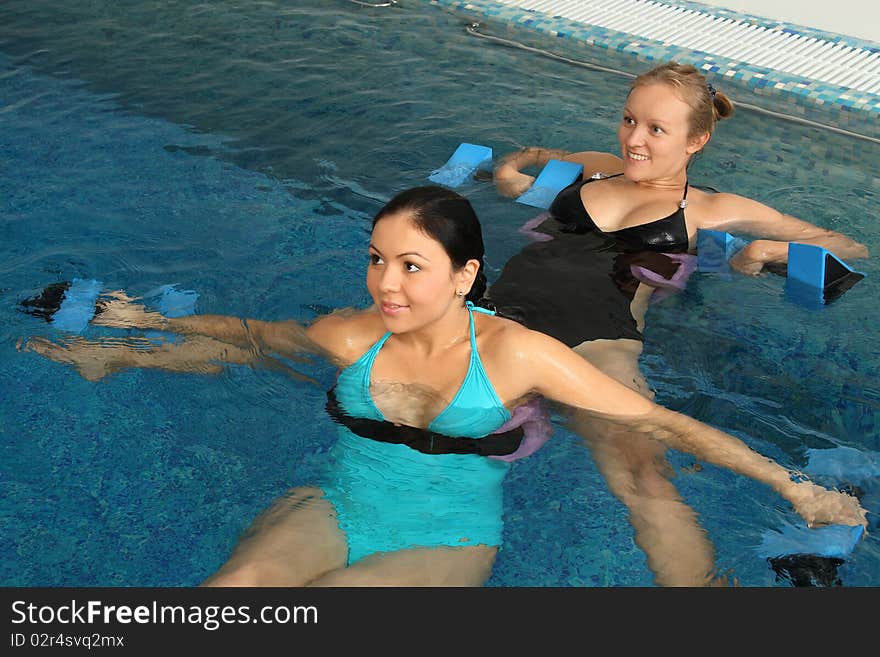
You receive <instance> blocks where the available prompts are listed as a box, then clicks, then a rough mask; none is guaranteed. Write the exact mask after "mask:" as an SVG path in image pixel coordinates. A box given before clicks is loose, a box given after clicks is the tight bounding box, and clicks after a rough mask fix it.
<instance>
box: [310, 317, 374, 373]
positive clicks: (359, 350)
mask: <svg viewBox="0 0 880 657" xmlns="http://www.w3.org/2000/svg"><path fill="white" fill-rule="evenodd" d="M384 333H385V326H384V324H382V319H381V317H379V313H378V312H376V310H375V309H374V308H368V309H366V310H358V309H355V308H341V309H338V310H335V311H333V312H332V313H330V314H328V315H323V316H322V317H319V318H318V319H316V320H315V321H314V322H312V324H311V325H310V326H309V327H308V328H307V329H306V334H307V335H308V337H309V338H310V339H311V340H312V341H313V342H314V343H315V344H317V345H319V346H321V347H322V348H323V349H325V350H326V351H328V352H329V353H331V354H333V355H334V356H336V357H337V358H339V359H341V360H343V361H345V362H353V361H355V360H357V359H358V358H359V357H360V356H361V355H362V354H363V353H364V352H365V351H366V350H367V349H369V348H370V347H371V346H372V345H373V344H374V343H375V342H376V340H378V339H379V338H380V337H381V336H382V335H383V334H384Z"/></svg>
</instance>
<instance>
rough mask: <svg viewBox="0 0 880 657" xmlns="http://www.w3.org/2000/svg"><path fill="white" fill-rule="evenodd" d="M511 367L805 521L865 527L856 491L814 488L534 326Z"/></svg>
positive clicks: (544, 389)
mask: <svg viewBox="0 0 880 657" xmlns="http://www.w3.org/2000/svg"><path fill="white" fill-rule="evenodd" d="M517 343H518V344H517V346H516V348H515V353H517V354H519V359H518V360H519V361H520V362H519V363H518V366H517V368H516V371H517V372H519V374H514V373H512V372H511V373H510V375H511V376H518V377H520V378H521V379H522V380H523V381H525V380H528V381H529V384H531V385H532V386H533V389H534V390H535V391H536V392H538V393H540V394H542V395H543V396H545V397H547V398H549V399H553V400H555V401H558V402H561V403H563V404H566V405H568V406H571V407H575V408H578V409H583V410H585V411H589V412H591V413H592V414H595V417H596V419H597V420H599V421H603V422H608V423H610V424H618V425H620V424H624V425H626V427H627V428H628V429H629V430H631V431H638V432H640V433H642V434H644V435H646V436H648V437H651V438H654V439H656V440H660V441H661V442H663V443H664V444H665V445H666V446H667V447H669V448H672V449H675V450H678V451H681V452H686V453H688V454H692V455H694V456H695V457H697V458H699V459H702V460H704V461H707V462H709V463H713V464H714V465H718V466H721V467H725V468H728V469H730V470H732V471H734V472H736V473H738V474H741V475H744V476H747V477H750V478H752V479H755V480H757V481H760V482H763V483H765V484H767V485H768V486H770V487H771V488H773V490H775V491H776V492H777V493H779V494H780V495H781V496H782V497H784V498H785V499H787V500H788V501H789V502H791V503H792V505H793V506H794V507H795V509H796V510H797V512H798V513H799V514H800V515H801V516H802V517H803V518H804V520H805V521H806V522H807V523H808V524H809V525H811V526H812V525H817V524H829V523H837V524H846V525H865V524H866V520H865V514H866V512H865V510H864V509H862V508H861V506H860V505H859V503H858V500H857V499H856V498H855V497H852V496H850V495H846V494H844V493H840V492H838V491H830V490H827V489H825V488H822V487H820V486H817V485H815V484H813V483H812V482H809V481H804V480H803V477H802V476H801V475H800V474H799V473H796V472H793V471H790V470H788V469H786V468H784V467H782V466H781V465H779V464H778V463H776V462H775V461H773V460H772V459H770V458H767V457H765V456H763V455H761V454H759V453H757V452H755V451H754V450H752V449H751V448H750V447H749V446H748V445H746V444H745V443H744V442H743V441H741V440H740V439H738V438H736V437H734V436H731V435H730V434H727V433H725V432H723V431H719V430H718V429H715V428H713V427H711V426H709V425H707V424H704V423H702V422H700V421H698V420H695V419H693V418H691V417H688V416H687V415H683V414H681V413H677V412H675V411H671V410H669V409H666V408H663V407H662V406H659V405H657V404H655V403H653V402H652V401H650V400H648V399H646V398H645V397H643V396H642V395H640V394H638V393H637V392H635V391H633V390H632V389H630V388H628V387H627V386H625V385H623V384H621V383H619V382H618V381H616V380H615V379H613V378H611V377H608V376H606V375H605V374H603V373H602V372H601V371H600V370H598V369H597V368H595V367H594V366H593V365H591V364H590V363H589V362H587V361H586V360H585V359H583V358H581V357H580V356H578V355H577V354H576V353H575V352H574V351H573V350H571V349H569V348H568V347H566V346H565V345H564V344H562V343H560V342H558V341H557V340H554V339H552V338H549V337H547V336H545V335H542V334H540V333H536V332H534V331H523V332H522V335H521V336H519V337H518V338H517Z"/></svg>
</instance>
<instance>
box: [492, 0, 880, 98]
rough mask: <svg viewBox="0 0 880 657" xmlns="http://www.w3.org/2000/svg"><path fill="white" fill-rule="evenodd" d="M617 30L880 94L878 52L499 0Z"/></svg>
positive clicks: (588, 5)
mask: <svg viewBox="0 0 880 657" xmlns="http://www.w3.org/2000/svg"><path fill="white" fill-rule="evenodd" d="M497 1H498V2H499V3H501V4H505V5H509V6H513V7H518V8H520V9H528V10H534V11H538V12H542V13H544V14H546V15H548V16H558V17H562V18H567V19H570V20H573V21H577V22H579V23H586V24H589V25H595V26H597V27H601V28H605V29H610V30H616V31H618V32H623V33H625V34H632V35H633V36H637V37H640V38H644V39H651V40H652V41H656V42H659V43H661V44H662V45H664V46H676V47H680V48H688V49H690V50H699V51H703V52H705V53H708V54H711V55H716V56H719V57H725V58H727V59H732V60H737V61H741V62H744V63H748V64H751V65H753V66H758V67H764V68H768V69H772V70H775V71H781V72H784V73H788V74H789V75H794V76H798V77H803V78H805V79H809V80H818V81H821V82H827V83H831V84H836V85H839V86H841V87H845V88H848V89H853V90H857V91H862V92H866V93H872V94H877V93H880V52H872V51H871V50H868V49H865V48H859V47H856V46H853V45H851V44H848V43H846V42H845V41H844V40H843V38H841V40H839V41H832V40H826V39H821V38H817V37H812V36H808V35H804V34H797V33H793V32H791V31H788V30H782V29H779V28H768V27H765V26H763V25H756V24H754V23H749V22H748V21H746V20H744V19H733V18H724V17H720V16H715V15H713V14H709V13H706V12H702V11H697V10H694V9H687V8H684V7H675V6H672V5H667V4H663V3H660V2H654V1H653V0H576V1H572V0H568V1H565V0H497Z"/></svg>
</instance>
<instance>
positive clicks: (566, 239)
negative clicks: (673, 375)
mask: <svg viewBox="0 0 880 657" xmlns="http://www.w3.org/2000/svg"><path fill="white" fill-rule="evenodd" d="M594 180H598V178H588V179H586V180H579V181H576V182H574V183H572V184H571V185H569V186H568V187H566V188H565V189H563V190H562V191H561V192H559V194H558V195H557V196H556V198H555V199H554V201H553V203H552V204H551V206H550V214H551V216H552V218H553V219H555V220H556V223H555V225H554V224H553V223H551V222H544V224H550V225H544V224H542V225H541V226H540V227H539V229H538V230H540V232H543V233H546V234H548V235H551V236H552V237H553V238H554V239H551V240H548V241H542V242H534V243H532V244H529V245H527V246H526V247H525V248H523V250H522V251H520V252H519V253H518V254H516V255H515V256H513V257H512V258H511V259H510V260H509V261H508V262H507V264H506V265H505V267H504V270H503V271H502V272H501V276H500V277H499V278H498V280H496V281H495V282H494V283H492V285H491V287H490V289H489V291H488V293H487V302H489V303H491V304H493V305H494V306H495V308H496V310H497V311H498V314H499V315H502V316H504V317H508V318H510V319H513V320H516V321H518V322H520V323H521V324H523V325H524V326H527V327H528V328H530V329H534V330H537V331H541V332H542V333H546V334H548V335H552V336H553V337H555V338H556V339H558V340H560V341H562V342H564V343H565V344H567V345H568V346H570V347H574V346H576V345H579V344H581V343H582V342H586V341H589V340H598V339H603V338H604V339H612V340H613V339H618V338H629V339H632V340H640V341H641V340H643V337H642V334H641V332H640V331H639V330H638V327H637V325H636V322H635V319H634V318H633V316H632V313H631V312H630V304H631V302H632V300H633V297H634V296H635V291H636V289H637V288H638V286H639V282H640V281H639V280H638V279H637V278H636V277H635V276H634V275H633V273H632V269H631V267H632V266H634V265H635V266H641V267H645V268H647V269H650V270H652V271H654V272H656V273H658V274H660V275H662V276H663V277H665V278H670V277H671V276H672V275H673V274H674V273H675V271H676V270H677V268H678V266H679V263H677V262H675V261H674V260H672V259H671V258H669V257H668V256H665V255H663V254H664V253H685V252H687V250H688V235H687V226H686V225H685V220H684V207H683V206H685V205H687V202H686V200H685V197H686V196H687V184H685V192H684V196H683V197H682V202H681V203H680V204H679V207H678V209H677V210H676V211H675V212H673V213H672V214H671V215H669V216H668V217H664V218H662V219H658V220H656V221H652V222H649V223H646V224H641V225H639V226H631V227H629V228H622V229H621V230H617V231H609V232H607V233H606V232H603V231H602V230H601V229H600V228H599V227H598V226H596V224H595V222H594V221H593V219H592V218H591V217H590V215H589V213H588V212H587V210H586V208H585V207H584V204H583V202H582V201H581V197H580V191H581V187H583V186H584V185H586V184H589V183H590V182H592V181H594Z"/></svg>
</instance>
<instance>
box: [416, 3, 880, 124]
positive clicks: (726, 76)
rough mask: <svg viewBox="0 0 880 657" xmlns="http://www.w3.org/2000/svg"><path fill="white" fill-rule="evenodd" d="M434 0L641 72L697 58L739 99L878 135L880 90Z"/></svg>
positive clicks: (524, 13)
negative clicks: (666, 63)
mask: <svg viewBox="0 0 880 657" xmlns="http://www.w3.org/2000/svg"><path fill="white" fill-rule="evenodd" d="M429 4H431V5H435V6H438V7H441V8H443V9H446V10H448V11H452V12H453V13H456V14H463V15H466V16H469V17H471V18H472V19H473V20H475V21H477V22H479V21H480V20H484V21H488V22H489V23H490V24H491V25H493V26H494V25H497V26H502V27H505V28H506V29H507V30H508V31H511V32H515V33H516V35H517V37H518V38H519V40H520V41H522V40H523V39H527V38H532V39H538V40H540V41H541V42H542V43H541V44H540V45H539V47H542V46H543V47H545V48H547V49H548V50H553V51H555V52H558V50H556V47H557V46H558V47H560V48H562V49H563V50H566V51H569V52H570V51H571V49H572V48H576V49H578V52H579V54H580V55H581V59H583V60H584V61H588V62H590V63H593V64H598V65H602V66H609V67H614V66H617V67H618V69H620V70H624V71H626V72H628V73H640V72H642V71H644V70H646V69H647V68H649V67H650V66H653V65H654V64H655V63H657V62H661V61H666V60H676V61H679V62H682V63H689V64H693V65H694V66H696V67H697V68H699V69H700V70H701V71H702V72H703V73H704V74H705V75H706V77H707V78H708V79H709V80H710V81H711V82H712V83H713V84H714V85H715V86H716V87H718V88H721V89H727V90H728V93H729V95H730V96H731V97H732V98H733V100H734V102H736V101H737V100H741V101H742V102H745V103H750V104H753V105H755V106H758V107H761V108H764V109H767V110H771V111H776V112H780V113H783V114H788V115H792V116H796V117H800V118H804V119H807V120H811V121H816V122H819V123H823V124H825V125H831V126H833V127H837V128H841V129H844V130H849V131H852V132H855V133H858V134H862V135H865V136H868V137H871V138H875V139H876V138H880V120H878V119H880V95H878V94H871V93H867V92H863V91H857V90H853V89H849V88H846V87H841V86H839V85H834V84H830V83H827V82H821V81H818V80H811V79H806V78H803V77H800V76H794V75H792V74H789V73H785V72H783V71H777V70H774V69H770V68H765V67H759V66H755V65H752V64H747V63H745V62H741V61H738V60H732V59H728V58H726V57H721V56H718V55H715V54H713V53H710V52H704V51H697V50H691V49H689V48H681V47H678V46H673V45H665V44H663V43H660V42H658V41H653V40H651V39H645V38H642V37H638V36H634V35H632V34H628V33H625V32H618V31H616V30H610V29H606V28H602V27H597V26H594V25H588V24H585V23H579V22H577V21H573V20H570V19H567V18H562V17H559V16H551V15H549V14H546V13H543V12H537V11H533V10H526V9H521V8H519V7H513V6H510V5H506V4H502V3H499V2H495V1H494V0H470V1H466V0H429ZM664 4H669V5H672V6H680V7H686V8H689V9H695V10H699V11H702V12H705V13H710V14H713V15H718V16H723V17H725V18H736V19H741V20H746V21H749V22H751V23H756V24H759V25H763V26H765V27H769V28H777V29H783V30H786V31H793V32H796V33H798V34H806V35H809V36H815V37H817V38H823V39H826V40H829V41H840V40H844V41H845V42H846V43H847V44H849V45H852V46H854V47H859V48H864V49H867V50H870V51H871V52H877V51H880V45H878V44H873V43H870V42H866V41H863V40H860V39H856V38H852V37H842V36H841V35H836V34H830V33H827V32H822V31H820V30H815V29H812V28H805V27H801V26H795V25H792V24H790V23H783V22H779V21H768V20H767V19H762V18H757V17H754V16H750V15H747V14H738V13H737V12H734V11H731V10H726V9H720V8H715V7H709V6H707V5H701V4H699V3H694V2H681V1H673V2H666V3H664ZM489 33H491V32H489ZM548 42H549V43H548ZM528 45H534V44H533V43H529V44H528ZM642 65H647V66H642ZM731 87H736V91H734V90H731V89H730V88H731ZM737 92H739V93H737ZM744 92H748V97H745V96H743V95H741V94H742V93H744Z"/></svg>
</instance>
